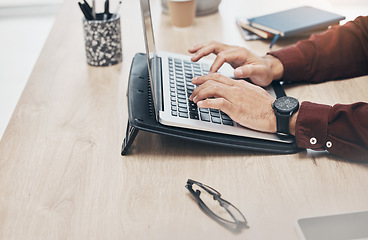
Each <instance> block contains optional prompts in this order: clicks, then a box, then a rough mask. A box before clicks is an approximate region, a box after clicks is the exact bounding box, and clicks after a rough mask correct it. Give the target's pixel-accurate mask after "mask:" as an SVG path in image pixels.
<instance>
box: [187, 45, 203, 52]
mask: <svg viewBox="0 0 368 240" xmlns="http://www.w3.org/2000/svg"><path fill="white" fill-rule="evenodd" d="M204 46H205V44H203V43H202V44H197V45H195V46H193V47H191V48H189V49H188V52H190V53H196V52H197V51H198V50H199V49H201V48H203V47H204Z"/></svg>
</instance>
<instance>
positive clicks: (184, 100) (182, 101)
mask: <svg viewBox="0 0 368 240" xmlns="http://www.w3.org/2000/svg"><path fill="white" fill-rule="evenodd" d="M178 102H179V103H185V104H187V100H186V99H180V98H179V99H178Z"/></svg>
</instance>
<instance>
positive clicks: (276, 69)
mask: <svg viewBox="0 0 368 240" xmlns="http://www.w3.org/2000/svg"><path fill="white" fill-rule="evenodd" d="M263 58H264V59H265V60H266V63H267V65H268V67H269V69H270V70H271V73H272V80H279V79H281V77H282V75H283V74H284V65H283V64H282V62H281V61H280V60H279V59H278V58H276V57H274V56H272V55H269V54H267V55H265V56H264V57H263Z"/></svg>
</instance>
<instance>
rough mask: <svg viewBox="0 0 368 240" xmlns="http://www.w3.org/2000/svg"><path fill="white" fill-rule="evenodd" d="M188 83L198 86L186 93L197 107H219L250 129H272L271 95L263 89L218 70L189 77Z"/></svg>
mask: <svg viewBox="0 0 368 240" xmlns="http://www.w3.org/2000/svg"><path fill="white" fill-rule="evenodd" d="M192 83H193V84H196V85H200V86H198V87H197V88H195V89H194V91H193V93H192V95H191V96H190V100H192V101H193V102H194V103H196V104H197V105H198V107H200V108H214V109H219V110H221V111H223V112H225V113H226V114H227V115H229V117H230V118H231V119H233V120H234V121H235V122H237V123H239V124H240V125H243V126H245V127H248V128H251V129H254V130H258V131H262V132H271V133H274V132H276V116H275V114H274V110H273V109H272V103H273V102H274V101H275V98H274V97H273V96H271V95H270V94H269V93H268V92H267V91H266V90H264V89H263V88H261V87H259V86H256V85H254V84H251V83H249V82H247V81H244V80H234V79H231V78H228V77H225V76H223V75H221V74H218V73H214V74H209V75H206V76H201V77H196V78H193V80H192ZM212 97H214V98H212Z"/></svg>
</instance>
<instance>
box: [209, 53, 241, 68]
mask: <svg viewBox="0 0 368 240" xmlns="http://www.w3.org/2000/svg"><path fill="white" fill-rule="evenodd" d="M238 59H239V50H238V49H231V50H228V51H222V52H220V53H218V54H217V57H216V59H215V61H214V62H213V63H212V66H211V68H210V72H211V73H215V72H217V71H218V70H219V69H220V68H221V66H222V65H223V64H224V63H225V62H227V63H232V62H236V61H237V60H238ZM243 61H244V62H245V61H246V58H245V57H244V60H243Z"/></svg>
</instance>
